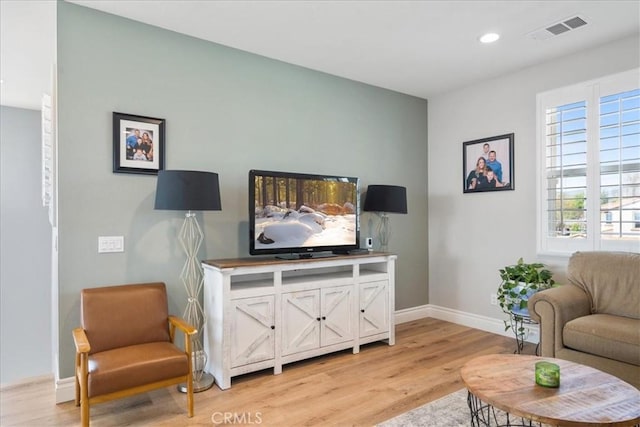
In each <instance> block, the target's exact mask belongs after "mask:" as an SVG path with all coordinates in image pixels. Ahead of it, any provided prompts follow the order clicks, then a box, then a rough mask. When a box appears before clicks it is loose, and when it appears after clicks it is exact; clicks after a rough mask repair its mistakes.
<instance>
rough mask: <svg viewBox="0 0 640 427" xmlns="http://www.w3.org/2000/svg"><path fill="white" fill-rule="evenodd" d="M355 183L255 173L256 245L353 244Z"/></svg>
mask: <svg viewBox="0 0 640 427" xmlns="http://www.w3.org/2000/svg"><path fill="white" fill-rule="evenodd" d="M357 191H358V189H357V185H356V183H355V182H349V181H346V180H344V181H340V180H335V179H334V180H319V179H318V180H316V179H298V178H286V177H271V176H255V242H254V243H255V248H256V249H274V248H293V247H317V246H338V245H353V244H355V243H356V221H357V218H356V212H355V209H356V206H357V197H358V194H357Z"/></svg>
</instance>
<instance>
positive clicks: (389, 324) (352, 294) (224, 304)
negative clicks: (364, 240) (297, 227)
mask: <svg viewBox="0 0 640 427" xmlns="http://www.w3.org/2000/svg"><path fill="white" fill-rule="evenodd" d="M396 258H397V257H396V256H395V255H391V254H387V253H376V252H372V253H364V254H356V255H344V256H342V255H341V256H335V257H330V258H307V259H298V260H280V259H275V258H244V259H220V260H208V261H204V262H203V263H202V266H203V269H204V311H205V314H206V323H205V328H204V349H205V351H206V352H207V354H208V361H207V365H206V366H207V367H206V370H207V372H210V373H211V374H213V376H214V377H215V380H216V383H217V384H218V387H220V388H221V389H223V390H224V389H228V388H229V387H231V378H232V377H234V376H237V375H242V374H246V373H249V372H254V371H258V370H262V369H267V368H273V372H274V374H279V373H281V372H282V365H284V364H286V363H290V362H295V361H297V360H302V359H307V358H310V357H315V356H319V355H322V354H326V353H330V352H334V351H339V350H344V349H347V348H353V353H354V354H355V353H358V352H359V351H360V345H362V344H367V343H370V342H373V341H379V340H386V341H387V342H388V343H389V345H393V344H394V343H395V326H394V310H395V308H394V307H395V302H394V298H395V290H394V289H395V260H396Z"/></svg>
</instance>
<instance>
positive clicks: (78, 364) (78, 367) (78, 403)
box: [74, 353, 80, 406]
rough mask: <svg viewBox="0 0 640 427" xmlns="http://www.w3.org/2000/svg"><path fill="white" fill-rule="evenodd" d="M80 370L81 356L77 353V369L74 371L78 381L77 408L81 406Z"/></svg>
mask: <svg viewBox="0 0 640 427" xmlns="http://www.w3.org/2000/svg"><path fill="white" fill-rule="evenodd" d="M79 370H80V355H79V354H78V353H76V368H75V369H74V371H75V375H74V378H75V380H76V406H80V381H78V371H79Z"/></svg>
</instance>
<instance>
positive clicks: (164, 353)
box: [88, 342, 189, 397]
mask: <svg viewBox="0 0 640 427" xmlns="http://www.w3.org/2000/svg"><path fill="white" fill-rule="evenodd" d="M188 363H189V361H188V360H187V355H186V354H185V353H184V352H183V351H181V350H180V349H179V348H178V347H176V346H174V345H173V344H172V343H170V342H154V343H146V344H140V345H132V346H129V347H122V348H117V349H114V350H107V351H102V352H100V353H94V354H92V355H91V356H89V378H88V385H89V387H88V392H89V397H93V396H99V395H103V394H107V393H111V392H114V391H119V390H124V389H127V388H132V387H135V386H139V385H145V384H151V383H154V382H157V381H162V380H165V379H169V378H177V377H180V376H183V375H187V374H188V373H189V365H188Z"/></svg>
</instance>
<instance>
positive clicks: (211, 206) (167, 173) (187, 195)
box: [155, 170, 222, 211]
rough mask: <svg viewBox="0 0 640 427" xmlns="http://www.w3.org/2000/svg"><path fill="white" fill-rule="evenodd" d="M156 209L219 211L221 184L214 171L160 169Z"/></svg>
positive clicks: (220, 205)
mask: <svg viewBox="0 0 640 427" xmlns="http://www.w3.org/2000/svg"><path fill="white" fill-rule="evenodd" d="M155 209H165V210H173V211H219V210H222V204H221V203H220V185H219V183H218V174H217V173H214V172H198V171H179V170H161V171H158V183H157V186H156V204H155Z"/></svg>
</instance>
